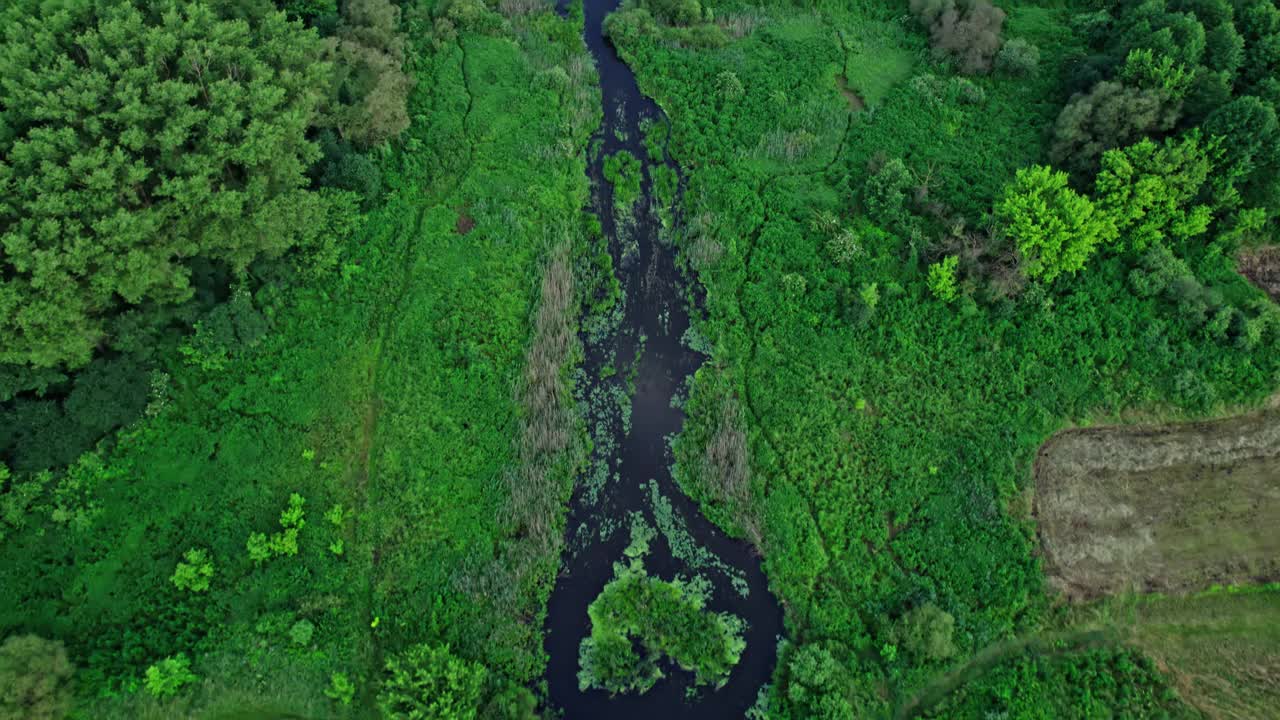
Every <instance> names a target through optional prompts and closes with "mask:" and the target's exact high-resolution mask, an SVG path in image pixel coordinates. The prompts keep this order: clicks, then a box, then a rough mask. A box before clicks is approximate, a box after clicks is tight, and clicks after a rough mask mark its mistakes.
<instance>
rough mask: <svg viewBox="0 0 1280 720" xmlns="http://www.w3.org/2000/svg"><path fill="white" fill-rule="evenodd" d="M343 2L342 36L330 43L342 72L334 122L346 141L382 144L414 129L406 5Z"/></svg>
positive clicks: (335, 94) (380, 0) (383, 1)
mask: <svg viewBox="0 0 1280 720" xmlns="http://www.w3.org/2000/svg"><path fill="white" fill-rule="evenodd" d="M343 5H344V7H343V18H342V24H341V25H340V26H339V27H338V33H337V37H335V38H332V39H330V40H329V41H328V45H327V46H326V50H327V54H328V56H329V59H330V60H332V61H333V62H334V67H335V68H336V70H337V72H335V74H334V84H333V90H332V93H331V94H332V97H333V98H334V100H333V101H332V106H331V107H330V109H329V120H330V122H331V123H332V124H333V125H334V126H336V127H337V128H338V132H339V133H340V134H341V135H342V137H343V138H344V139H347V140H350V141H352V142H355V143H357V144H359V145H363V146H365V147H370V146H373V145H379V144H381V143H384V142H386V141H387V140H390V139H393V138H395V137H397V136H399V135H400V133H402V132H404V131H405V129H406V128H408V127H409V111H408V98H409V92H410V91H411V90H412V89H413V78H412V77H411V76H410V75H409V74H407V73H406V72H405V71H404V46H405V38H404V35H403V34H402V33H401V32H400V31H399V27H400V8H399V7H397V6H396V5H395V4H394V3H392V2H391V1H390V0H348V2H345V3H343Z"/></svg>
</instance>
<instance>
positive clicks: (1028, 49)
mask: <svg viewBox="0 0 1280 720" xmlns="http://www.w3.org/2000/svg"><path fill="white" fill-rule="evenodd" d="M1039 66H1040V48H1038V47H1036V46H1035V45H1032V44H1031V43H1029V42H1027V41H1026V40H1023V39H1022V38H1013V39H1011V40H1009V41H1008V42H1006V43H1005V44H1004V47H1002V48H1000V53H999V54H998V55H996V70H999V71H1000V72H1003V73H1008V74H1010V75H1032V74H1034V73H1035V71H1036V69H1037V68H1038V67H1039Z"/></svg>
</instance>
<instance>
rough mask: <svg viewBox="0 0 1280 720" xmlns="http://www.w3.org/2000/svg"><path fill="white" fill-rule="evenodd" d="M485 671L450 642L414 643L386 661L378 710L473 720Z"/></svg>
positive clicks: (429, 719)
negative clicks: (456, 652)
mask: <svg viewBox="0 0 1280 720" xmlns="http://www.w3.org/2000/svg"><path fill="white" fill-rule="evenodd" d="M486 674H487V673H486V670H485V669H484V668H483V667H482V666H480V665H477V664H476V663H473V662H469V661H467V660H463V659H462V658H459V657H457V656H455V655H454V654H453V653H452V652H450V650H449V646H448V645H425V644H424V645H415V646H413V647H411V648H409V649H408V650H406V651H405V652H403V653H401V654H399V655H396V656H393V657H392V658H390V659H388V660H387V677H386V679H385V680H383V683H382V691H381V692H380V693H379V694H378V709H379V710H381V711H382V716H383V717H385V718H396V719H397V720H401V719H403V720H470V719H471V718H474V717H475V716H476V708H477V706H478V705H479V704H480V695H481V691H482V688H483V686H484V681H485V675H486Z"/></svg>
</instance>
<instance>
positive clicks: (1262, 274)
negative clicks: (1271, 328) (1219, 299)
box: [1236, 245, 1280, 302]
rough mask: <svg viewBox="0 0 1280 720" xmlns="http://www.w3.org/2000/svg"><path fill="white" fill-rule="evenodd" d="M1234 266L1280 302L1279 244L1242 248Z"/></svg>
mask: <svg viewBox="0 0 1280 720" xmlns="http://www.w3.org/2000/svg"><path fill="white" fill-rule="evenodd" d="M1236 268H1237V269H1238V270H1239V271H1240V274H1241V275H1244V276H1245V277H1247V278H1249V281H1250V282H1252V283H1253V284H1254V285H1257V286H1258V287H1260V288H1262V290H1263V291H1264V292H1266V293H1267V294H1268V295H1270V296H1271V299H1272V300H1275V301H1276V302H1280V246H1278V245H1272V246H1269V247H1261V248H1253V249H1251V250H1242V251H1241V252H1240V255H1239V256H1237V258H1236Z"/></svg>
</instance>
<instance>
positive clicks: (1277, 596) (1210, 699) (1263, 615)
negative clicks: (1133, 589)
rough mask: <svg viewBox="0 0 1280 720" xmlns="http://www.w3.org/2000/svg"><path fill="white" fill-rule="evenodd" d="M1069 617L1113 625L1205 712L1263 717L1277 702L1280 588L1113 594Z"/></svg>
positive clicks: (1279, 699)
mask: <svg viewBox="0 0 1280 720" xmlns="http://www.w3.org/2000/svg"><path fill="white" fill-rule="evenodd" d="M1076 617H1077V621H1078V622H1080V623H1081V624H1084V625H1089V626H1093V625H1097V626H1102V627H1110V628H1114V629H1116V631H1118V632H1120V633H1121V634H1122V635H1123V637H1124V638H1125V639H1126V641H1127V642H1129V643H1130V644H1132V645H1133V646H1134V647H1137V648H1140V649H1141V650H1143V651H1144V652H1145V653H1146V654H1147V655H1149V656H1150V657H1152V658H1154V659H1155V661H1156V662H1157V663H1158V665H1159V666H1160V667H1161V668H1162V669H1163V670H1164V671H1165V672H1166V673H1168V675H1169V677H1170V680H1171V681H1172V684H1173V686H1174V687H1175V688H1176V689H1177V690H1178V692H1179V693H1180V694H1181V696H1182V697H1183V698H1184V699H1185V700H1186V701H1187V702H1188V703H1190V704H1191V705H1192V706H1193V707H1195V708H1196V709H1197V710H1199V711H1200V712H1202V713H1204V715H1205V716H1207V717H1218V718H1260V717H1267V716H1268V715H1270V714H1271V713H1273V712H1274V709H1275V708H1276V707H1277V704H1278V703H1280V588H1277V587H1275V586H1271V587H1268V588H1260V589H1248V588H1234V589H1226V590H1224V589H1216V590H1213V591H1209V592H1204V593H1198V594H1195V595H1190V596H1183V597H1177V596H1152V597H1137V598H1135V597H1132V596H1129V597H1120V598H1116V599H1113V600H1109V601H1105V602H1102V603H1100V604H1097V605H1095V606H1091V607H1089V608H1086V609H1083V610H1080V611H1078V612H1077V613H1076Z"/></svg>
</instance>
